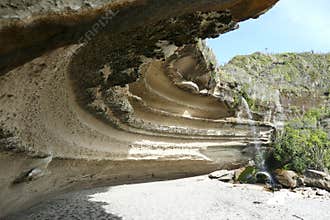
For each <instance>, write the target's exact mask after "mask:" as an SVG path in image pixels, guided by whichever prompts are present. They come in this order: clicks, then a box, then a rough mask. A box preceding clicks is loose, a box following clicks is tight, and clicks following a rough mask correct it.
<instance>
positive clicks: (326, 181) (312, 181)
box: [304, 170, 330, 191]
mask: <svg viewBox="0 0 330 220" xmlns="http://www.w3.org/2000/svg"><path fill="white" fill-rule="evenodd" d="M304 183H305V184H306V185H307V186H310V187H317V188H320V189H325V190H327V191H330V175H329V174H327V173H325V172H322V171H317V170H307V171H306V172H305V173H304Z"/></svg>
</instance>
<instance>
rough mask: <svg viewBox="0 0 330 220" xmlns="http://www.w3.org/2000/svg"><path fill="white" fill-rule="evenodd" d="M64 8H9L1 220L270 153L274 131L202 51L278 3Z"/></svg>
mask: <svg viewBox="0 0 330 220" xmlns="http://www.w3.org/2000/svg"><path fill="white" fill-rule="evenodd" d="M18 2H19V1H18ZM55 2H56V1H55ZM61 2H62V3H63V2H64V3H63V4H58V5H51V4H50V5H43V1H41V3H40V4H35V1H30V5H29V6H28V5H24V3H21V4H19V3H15V1H14V2H12V3H11V4H10V3H9V1H4V2H3V3H1V4H0V6H2V7H1V10H0V15H1V20H0V24H1V28H0V41H1V44H0V74H1V75H0V157H1V159H0V163H1V167H2V168H1V169H0V177H1V179H0V186H1V190H0V198H1V202H0V210H2V211H1V214H0V217H1V216H5V215H7V214H8V213H11V212H15V211H18V210H21V209H23V208H26V207H28V206H31V205H32V204H33V203H36V202H38V201H41V200H42V199H44V198H46V197H47V196H49V195H51V194H55V193H59V192H66V191H69V190H74V189H80V188H84V187H92V186H100V185H104V184H107V185H109V184H120V183H125V182H137V181H149V180H159V179H170V178H177V177H184V176H192V175H198V174H203V173H207V172H210V171H212V170H215V169H219V168H224V167H236V166H239V165H241V164H242V163H246V162H247V161H248V160H249V159H250V158H251V157H252V156H253V145H254V144H255V143H256V142H257V143H258V144H262V145H267V144H268V143H269V140H270V137H271V134H272V131H273V126H272V125H271V124H270V123H267V122H262V121H253V120H249V119H244V118H243V119H242V118H237V117H236V116H237V115H238V111H239V109H238V108H237V106H235V105H234V104H233V100H232V97H229V98H228V97H226V96H223V95H221V94H220V95H219V91H217V89H216V88H217V86H218V85H217V83H218V82H216V81H215V80H214V79H213V78H212V72H214V71H216V70H215V68H216V64H215V62H214V61H213V60H212V56H210V55H209V54H208V52H207V51H208V50H207V49H206V48H205V45H204V44H203V42H202V41H200V40H199V39H204V38H208V37H217V36H218V35H219V34H222V33H225V32H227V31H231V30H234V29H235V28H236V27H237V22H239V21H242V20H245V19H248V18H251V17H257V16H258V15H260V14H261V13H263V12H264V11H265V10H266V9H268V8H269V7H271V6H272V5H273V4H275V2H276V0H273V1H258V0H254V1H247V0H235V1H234V0H205V1H192V0H190V1H185V0H182V1H177V0H175V1H156V0H150V1H111V2H110V3H105V2H107V1H101V0H100V1H77V2H78V3H77V5H71V6H70V7H71V9H70V10H68V8H67V7H65V6H66V4H65V3H66V2H67V1H61ZM83 2H85V3H86V2H87V3H88V4H87V6H86V4H85V5H84V6H83V5H82V3H83ZM92 2H94V3H95V5H93V4H91V3H92ZM13 8H15V9H13ZM73 8H74V10H72V9H73ZM110 12H111V13H110ZM109 13H110V14H109ZM102 16H103V17H102ZM109 16H110V17H109ZM105 21H106V22H105ZM95 24H98V28H95V27H96V26H95ZM91 30H92V32H91ZM252 125H253V126H255V127H256V130H257V134H255V133H254V132H253V130H251V126H252Z"/></svg>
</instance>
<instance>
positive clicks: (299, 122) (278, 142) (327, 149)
mask: <svg viewBox="0 0 330 220" xmlns="http://www.w3.org/2000/svg"><path fill="white" fill-rule="evenodd" d="M324 117H330V110H329V109H325V108H324V109H315V110H311V111H309V112H307V113H306V114H305V115H304V117H303V118H301V119H296V120H293V121H290V122H289V123H287V125H286V126H285V128H284V130H283V131H282V132H280V133H279V134H278V135H277V137H276V139H275V142H274V152H273V155H274V158H275V159H276V160H277V161H278V162H279V163H280V165H281V166H282V167H283V168H285V169H292V170H295V171H297V172H299V173H302V172H304V170H306V169H307V168H310V169H317V170H326V169H330V139H329V137H328V134H327V133H326V132H325V131H324V130H323V129H322V128H321V127H320V126H319V125H318V123H319V121H320V120H321V119H322V118H324Z"/></svg>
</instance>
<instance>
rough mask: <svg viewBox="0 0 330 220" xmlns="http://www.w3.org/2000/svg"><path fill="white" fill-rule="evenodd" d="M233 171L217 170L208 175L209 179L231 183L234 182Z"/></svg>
mask: <svg viewBox="0 0 330 220" xmlns="http://www.w3.org/2000/svg"><path fill="white" fill-rule="evenodd" d="M234 176H235V170H218V171H214V172H213V173H210V174H209V178H210V179H217V180H219V181H222V182H232V181H233V180H234Z"/></svg>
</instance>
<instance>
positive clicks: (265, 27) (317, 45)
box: [207, 0, 330, 64]
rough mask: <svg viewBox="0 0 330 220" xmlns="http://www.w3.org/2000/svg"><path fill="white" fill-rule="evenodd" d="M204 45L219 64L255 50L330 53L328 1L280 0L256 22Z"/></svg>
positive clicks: (253, 21)
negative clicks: (209, 48)
mask: <svg viewBox="0 0 330 220" xmlns="http://www.w3.org/2000/svg"><path fill="white" fill-rule="evenodd" d="M207 42H208V45H209V46H210V47H211V48H212V49H213V51H214V52H215V54H216V56H217V59H218V62H219V63H220V64H223V63H225V62H228V61H229V60H230V59H231V58H232V57H234V56H235V55H243V54H251V53H253V52H256V51H260V52H268V53H279V52H304V51H311V50H313V51H315V52H320V53H325V52H330V0H280V1H279V2H278V3H277V5H275V7H273V8H272V9H271V10H270V11H268V12H267V13H266V14H264V15H262V16H260V17H259V18H258V19H250V20H248V21H245V22H242V23H240V28H239V29H238V30H235V31H232V32H229V33H226V34H223V35H221V36H220V37H219V38H217V39H210V40H208V41H207ZM266 48H267V49H266Z"/></svg>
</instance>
